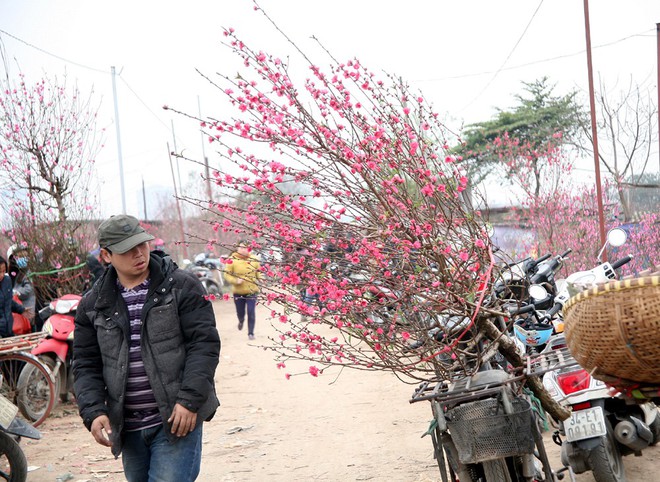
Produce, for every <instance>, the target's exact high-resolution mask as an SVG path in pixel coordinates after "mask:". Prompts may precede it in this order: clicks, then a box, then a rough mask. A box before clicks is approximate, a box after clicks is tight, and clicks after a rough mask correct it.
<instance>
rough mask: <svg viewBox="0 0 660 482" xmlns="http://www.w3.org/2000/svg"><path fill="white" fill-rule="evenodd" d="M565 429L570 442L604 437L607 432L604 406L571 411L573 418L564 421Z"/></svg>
mask: <svg viewBox="0 0 660 482" xmlns="http://www.w3.org/2000/svg"><path fill="white" fill-rule="evenodd" d="M564 431H565V432H566V440H567V441H568V442H575V441H576V440H583V439H585V438H594V437H602V436H603V435H605V434H606V433H607V427H606V426H605V415H603V408H602V407H593V408H587V409H585V410H578V411H575V412H573V413H571V418H569V419H568V420H566V421H565V422H564Z"/></svg>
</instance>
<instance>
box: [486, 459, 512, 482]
mask: <svg viewBox="0 0 660 482" xmlns="http://www.w3.org/2000/svg"><path fill="white" fill-rule="evenodd" d="M481 466H482V468H483V469H484V477H485V478H486V482H512V481H511V475H510V474H509V467H508V466H507V464H506V459H496V460H488V461H487V462H482V463H481Z"/></svg>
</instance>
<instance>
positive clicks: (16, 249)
mask: <svg viewBox="0 0 660 482" xmlns="http://www.w3.org/2000/svg"><path fill="white" fill-rule="evenodd" d="M7 261H8V263H9V266H8V269H7V274H9V277H10V278H11V282H12V289H13V290H14V293H15V294H17V295H18V299H19V300H20V301H21V303H22V304H23V306H24V307H25V309H26V311H27V313H25V316H26V317H27V318H28V319H29V320H30V322H32V321H33V318H34V312H35V311H34V308H35V304H36V301H37V297H36V294H35V292H34V286H33V285H32V282H31V281H30V277H29V271H28V250H27V245H25V244H14V245H12V246H10V247H9V249H8V250H7Z"/></svg>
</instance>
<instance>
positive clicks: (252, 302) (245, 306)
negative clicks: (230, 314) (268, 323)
mask: <svg viewBox="0 0 660 482" xmlns="http://www.w3.org/2000/svg"><path fill="white" fill-rule="evenodd" d="M234 305H236V316H238V322H239V323H243V321H245V311H247V319H248V335H254V325H255V322H256V314H255V311H256V307H257V296H256V295H234Z"/></svg>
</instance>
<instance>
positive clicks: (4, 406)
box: [0, 395, 18, 429]
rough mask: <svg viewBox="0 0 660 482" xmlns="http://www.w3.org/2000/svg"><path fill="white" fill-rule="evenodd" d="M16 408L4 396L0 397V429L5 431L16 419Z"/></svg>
mask: <svg viewBox="0 0 660 482" xmlns="http://www.w3.org/2000/svg"><path fill="white" fill-rule="evenodd" d="M17 412H18V407H17V406H16V405H14V404H13V403H11V401H10V400H9V399H8V398H6V397H5V396H4V395H0V427H2V428H4V429H7V428H8V427H9V425H11V422H12V420H14V418H15V417H16V413H17Z"/></svg>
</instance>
